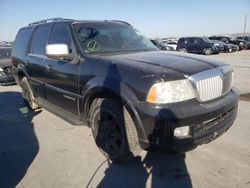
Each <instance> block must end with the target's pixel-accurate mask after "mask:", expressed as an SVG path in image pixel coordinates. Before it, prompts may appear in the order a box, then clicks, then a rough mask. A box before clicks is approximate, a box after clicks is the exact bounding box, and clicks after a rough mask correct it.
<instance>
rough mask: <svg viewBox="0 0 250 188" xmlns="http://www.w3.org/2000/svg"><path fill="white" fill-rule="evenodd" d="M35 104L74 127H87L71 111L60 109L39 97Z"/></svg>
mask: <svg viewBox="0 0 250 188" xmlns="http://www.w3.org/2000/svg"><path fill="white" fill-rule="evenodd" d="M34 102H35V103H36V104H38V105H39V106H41V107H42V108H44V109H46V110H48V111H49V112H51V113H53V114H55V115H56V116H58V117H60V118H62V119H63V120H65V121H67V122H69V123H71V124H72V125H86V123H84V122H83V121H82V120H81V119H80V118H79V117H78V116H77V115H75V114H73V113H71V112H69V111H66V110H64V109H63V108H61V107H58V106H56V105H54V104H51V103H50V102H48V101H47V100H45V99H42V98H40V97H37V98H35V99H34Z"/></svg>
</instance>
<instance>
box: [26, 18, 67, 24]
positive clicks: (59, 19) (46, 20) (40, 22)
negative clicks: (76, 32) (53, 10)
mask: <svg viewBox="0 0 250 188" xmlns="http://www.w3.org/2000/svg"><path fill="white" fill-rule="evenodd" d="M67 20H72V19H64V18H60V17H56V18H49V19H45V20H40V21H37V22H32V23H30V24H29V25H28V26H32V25H38V24H43V23H49V22H58V21H67Z"/></svg>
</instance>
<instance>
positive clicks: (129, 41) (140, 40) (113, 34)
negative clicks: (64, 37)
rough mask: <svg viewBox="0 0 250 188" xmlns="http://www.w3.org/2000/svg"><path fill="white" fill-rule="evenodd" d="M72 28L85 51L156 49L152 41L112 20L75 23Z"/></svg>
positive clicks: (111, 51)
mask: <svg viewBox="0 0 250 188" xmlns="http://www.w3.org/2000/svg"><path fill="white" fill-rule="evenodd" d="M74 29H75V32H76V35H77V38H78V40H79V42H80V45H81V48H82V49H83V51H84V52H85V53H91V54H93V53H119V52H133V51H135V52H136V51H152V50H157V48H156V47H155V46H154V45H153V44H152V42H150V41H149V40H148V39H147V38H146V37H144V36H143V35H141V34H140V33H139V32H138V31H137V30H135V29H134V28H133V27H131V26H129V25H125V24H120V23H113V22H96V23H76V24H74Z"/></svg>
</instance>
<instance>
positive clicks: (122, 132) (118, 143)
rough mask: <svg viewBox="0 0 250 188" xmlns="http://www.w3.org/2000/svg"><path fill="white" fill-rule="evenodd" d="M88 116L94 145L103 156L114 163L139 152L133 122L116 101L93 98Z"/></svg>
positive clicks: (127, 159) (125, 159)
mask: <svg viewBox="0 0 250 188" xmlns="http://www.w3.org/2000/svg"><path fill="white" fill-rule="evenodd" d="M89 117H90V126H91V130H92V134H93V137H94V139H95V142H96V145H97V146H98V148H99V149H100V150H101V152H102V153H103V154H104V156H105V157H107V158H109V159H110V160H112V161H113V162H115V163H122V162H127V161H129V160H131V159H133V158H134V157H135V156H137V155H138V154H139V153H140V151H141V148H140V146H139V140H138V135H137V131H136V127H135V125H134V122H133V120H132V118H131V116H130V114H129V113H128V111H127V110H126V108H125V107H124V106H123V105H122V104H120V103H119V102H118V101H115V100H113V99H105V98H100V99H96V100H94V101H93V102H92V104H91V107H90V113H89Z"/></svg>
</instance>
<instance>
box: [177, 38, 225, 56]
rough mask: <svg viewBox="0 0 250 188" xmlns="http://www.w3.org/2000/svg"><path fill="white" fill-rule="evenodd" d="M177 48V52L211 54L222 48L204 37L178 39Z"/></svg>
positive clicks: (218, 51)
mask: <svg viewBox="0 0 250 188" xmlns="http://www.w3.org/2000/svg"><path fill="white" fill-rule="evenodd" d="M177 50H178V51H179V52H189V53H203V54H205V55H211V54H217V53H220V52H221V51H222V50H223V48H222V47H221V46H220V45H217V44H215V43H213V42H212V41H211V40H209V39H208V38H206V37H185V38H180V39H179V40H178V43H177Z"/></svg>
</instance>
